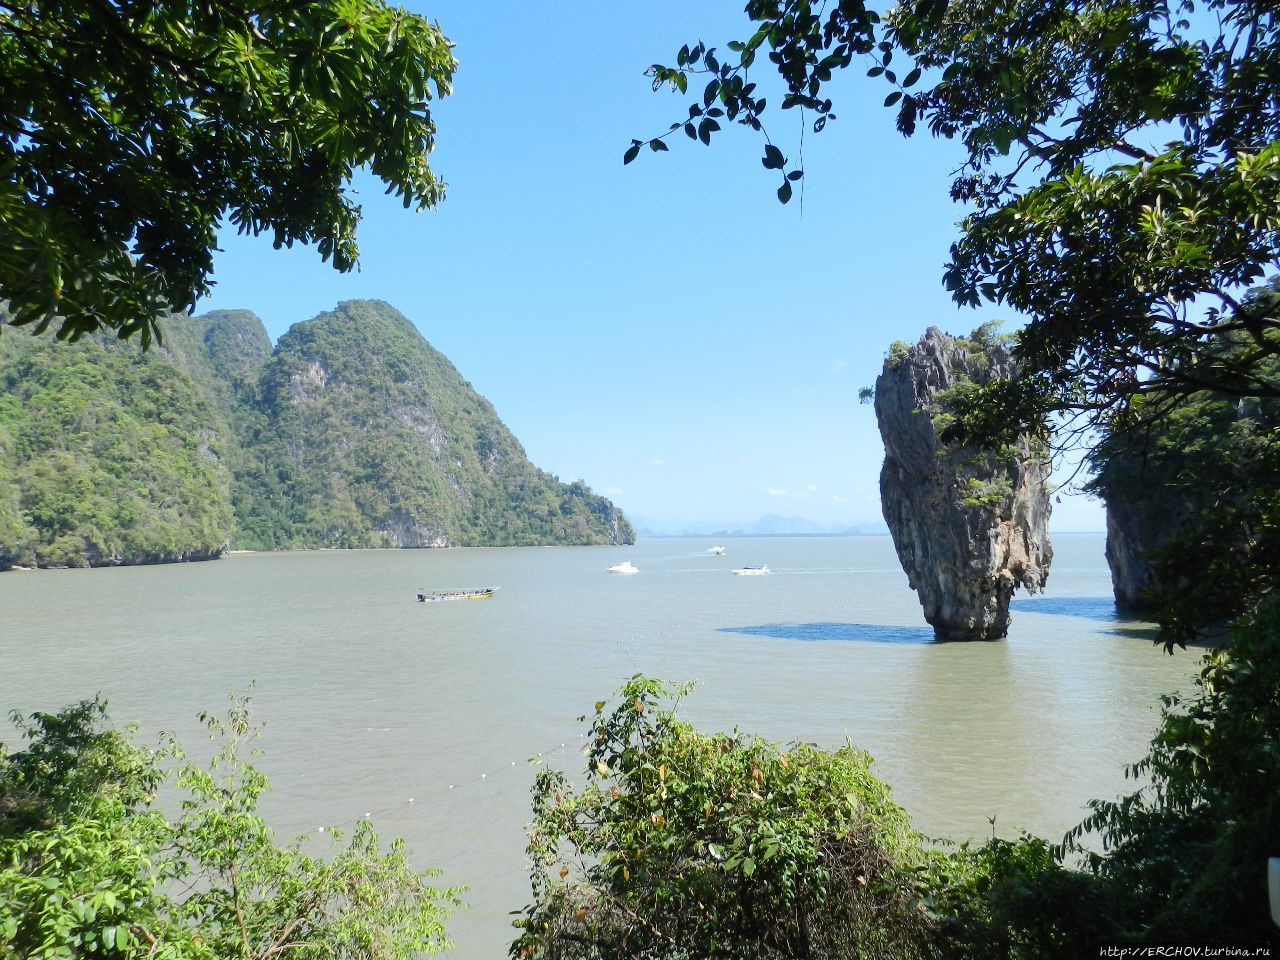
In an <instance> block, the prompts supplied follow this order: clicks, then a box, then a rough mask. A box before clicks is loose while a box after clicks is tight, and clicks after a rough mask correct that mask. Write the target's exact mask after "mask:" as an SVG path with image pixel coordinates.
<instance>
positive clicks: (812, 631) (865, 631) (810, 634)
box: [720, 622, 934, 643]
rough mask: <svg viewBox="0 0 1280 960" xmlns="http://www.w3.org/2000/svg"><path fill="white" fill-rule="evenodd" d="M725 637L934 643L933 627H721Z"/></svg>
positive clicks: (781, 624) (853, 624)
mask: <svg viewBox="0 0 1280 960" xmlns="http://www.w3.org/2000/svg"><path fill="white" fill-rule="evenodd" d="M720 630H721V632H723V633H745V634H746V635H747V636H751V637H774V638H776V639H778V640H804V641H808V642H814V641H817V642H822V641H854V642H858V643H933V642H934V638H933V628H932V627H893V626H885V625H884V624H879V623H826V622H819V623H766V624H762V625H760V626H758V627H721V628H720Z"/></svg>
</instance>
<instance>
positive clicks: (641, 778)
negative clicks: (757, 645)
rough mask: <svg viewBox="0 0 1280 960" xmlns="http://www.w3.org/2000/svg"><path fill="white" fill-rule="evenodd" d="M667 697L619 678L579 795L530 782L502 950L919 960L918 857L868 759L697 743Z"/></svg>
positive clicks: (599, 712) (601, 708)
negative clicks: (526, 825) (514, 915)
mask: <svg viewBox="0 0 1280 960" xmlns="http://www.w3.org/2000/svg"><path fill="white" fill-rule="evenodd" d="M684 689H685V688H678V689H674V690H673V689H672V688H670V687H668V686H666V685H664V684H663V683H662V682H660V681H657V680H652V679H649V678H645V677H640V676H637V677H634V678H633V679H632V680H631V681H630V682H628V683H627V684H626V685H625V686H624V687H623V688H622V689H621V690H620V691H619V702H618V703H617V704H616V705H615V706H614V707H613V708H612V709H611V710H608V711H606V709H605V708H606V704H605V703H604V702H603V701H602V702H601V703H599V704H597V705H596V713H595V717H594V720H593V722H592V724H591V730H590V741H589V743H590V749H589V754H588V767H587V781H586V785H585V786H584V787H583V788H582V789H580V790H579V789H575V788H574V787H573V786H572V785H571V783H570V781H569V779H568V778H567V777H566V776H565V775H564V774H562V773H560V772H556V771H550V770H547V771H542V772H541V773H540V774H539V776H538V779H537V783H536V785H535V787H534V800H533V807H534V821H533V824H532V827H531V830H530V843H529V853H530V856H531V860H532V879H533V893H534V897H533V902H532V903H531V904H530V905H529V906H528V907H526V908H525V911H524V915H523V917H522V918H521V919H520V920H519V921H518V925H519V926H520V927H521V929H522V933H521V935H520V936H519V938H518V939H517V940H516V941H515V942H514V943H513V944H512V947H511V954H512V956H515V957H526V958H527V957H534V958H541V957H554V958H604V957H623V956H625V957H646V958H677V957H679V958H694V957H735V958H750V957H809V958H821V957H832V958H834V957H842V958H856V957H877V958H889V957H919V956H923V955H924V952H925V945H926V937H927V933H928V928H929V926H930V923H929V920H928V918H927V917H926V916H925V913H924V910H923V905H922V904H921V902H920V896H919V893H920V890H919V880H918V878H919V876H920V875H921V871H923V870H924V869H925V867H926V864H927V863H928V861H929V859H930V857H931V856H932V855H931V854H930V853H928V852H927V851H926V849H925V847H924V845H923V843H922V838H921V837H920V836H919V834H917V833H916V832H915V831H914V830H913V829H912V828H911V825H910V823H909V821H908V819H907V816H906V814H905V813H903V811H902V810H901V808H899V807H898V806H897V805H896V804H895V803H894V802H893V801H892V800H891V799H890V796H889V790H888V788H887V787H886V786H885V785H884V784H883V783H882V782H881V781H880V780H878V779H876V777H874V776H873V775H872V774H871V771H870V767H871V758H870V757H869V756H868V755H867V754H866V753H864V752H862V751H861V750H857V749H855V748H853V747H852V746H846V747H843V748H841V749H839V750H835V751H831V752H828V751H824V750H820V749H818V748H817V747H815V746H813V745H811V744H792V745H790V746H787V747H782V746H780V745H778V744H775V743H770V742H768V741H765V740H761V739H759V738H757V737H752V736H749V735H746V734H740V733H736V732H735V733H732V734H715V735H705V734H701V733H698V732H697V731H695V730H694V729H693V728H692V727H690V726H689V725H688V724H686V723H684V722H682V721H680V720H679V719H678V718H677V716H676V714H675V712H674V706H673V705H672V703H671V701H672V700H673V699H674V700H678V698H679V696H680V695H681V694H682V693H683V692H684ZM584 719H585V718H584Z"/></svg>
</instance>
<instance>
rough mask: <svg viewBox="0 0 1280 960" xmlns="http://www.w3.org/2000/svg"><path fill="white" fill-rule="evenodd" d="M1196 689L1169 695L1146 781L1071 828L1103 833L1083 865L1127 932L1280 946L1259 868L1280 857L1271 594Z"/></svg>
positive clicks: (1137, 772)
mask: <svg viewBox="0 0 1280 960" xmlns="http://www.w3.org/2000/svg"><path fill="white" fill-rule="evenodd" d="M1196 685H1197V687H1198V692H1197V693H1196V694H1195V695H1194V696H1192V697H1190V698H1188V699H1186V700H1183V699H1182V698H1179V697H1175V696H1169V697H1166V698H1165V709H1164V712H1163V716H1162V720H1161V724H1160V728H1159V730H1158V732H1157V734H1156V736H1155V738H1154V739H1153V740H1152V743H1151V749H1150V751H1149V752H1148V754H1147V756H1146V757H1144V758H1143V759H1142V760H1141V761H1139V762H1138V763H1136V764H1134V765H1133V766H1132V767H1131V768H1130V770H1129V773H1130V774H1131V775H1132V776H1133V777H1134V778H1136V779H1139V780H1142V781H1146V782H1147V785H1146V786H1144V787H1142V788H1141V789H1139V790H1138V791H1136V792H1135V793H1133V794H1131V795H1129V796H1128V797H1125V798H1124V799H1122V800H1119V801H1115V802H1098V801H1095V802H1094V803H1093V804H1092V807H1093V814H1092V815H1091V816H1090V817H1089V818H1088V819H1087V820H1085V821H1084V823H1082V824H1081V825H1080V827H1079V828H1077V829H1076V830H1075V831H1073V833H1072V835H1071V837H1070V839H1072V840H1077V839H1078V838H1079V837H1081V836H1082V835H1084V834H1085V833H1089V832H1093V833H1097V834H1099V835H1101V837H1102V839H1103V841H1104V842H1105V844H1106V848H1107V852H1106V854H1105V855H1098V854H1091V855H1090V857H1089V861H1090V866H1091V867H1092V869H1093V870H1094V871H1095V872H1096V873H1097V875H1099V876H1100V877H1103V878H1105V879H1107V880H1108V881H1111V882H1112V883H1113V888H1114V889H1115V890H1117V891H1125V892H1126V893H1127V896H1128V900H1127V904H1126V905H1127V907H1128V909H1129V911H1130V913H1129V915H1128V916H1127V917H1126V922H1127V926H1128V932H1129V935H1130V936H1132V937H1134V938H1135V939H1142V940H1146V941H1148V942H1171V941H1179V942H1208V943H1235V944H1244V943H1258V944H1264V943H1268V942H1272V941H1274V939H1275V928H1274V927H1273V926H1272V924H1271V922H1270V911H1269V909H1268V904H1267V882H1266V872H1265V869H1264V864H1265V862H1266V858H1267V857H1268V856H1272V855H1274V853H1275V851H1276V850H1277V849H1280V602H1278V600H1277V597H1276V596H1275V595H1274V594H1272V595H1270V596H1268V597H1266V598H1264V599H1263V600H1262V601H1261V602H1260V603H1259V604H1258V606H1257V607H1256V608H1255V609H1254V610H1252V611H1250V613H1249V614H1248V615H1247V616H1245V617H1244V618H1242V619H1241V620H1240V621H1239V622H1238V623H1237V624H1236V626H1235V629H1234V632H1233V640H1232V643H1231V645H1230V646H1229V647H1227V648H1224V649H1221V650H1217V651H1214V652H1213V653H1210V654H1208V655H1207V656H1206V657H1205V659H1204V668H1203V669H1202V670H1201V672H1200V676H1199V678H1198V679H1197V681H1196Z"/></svg>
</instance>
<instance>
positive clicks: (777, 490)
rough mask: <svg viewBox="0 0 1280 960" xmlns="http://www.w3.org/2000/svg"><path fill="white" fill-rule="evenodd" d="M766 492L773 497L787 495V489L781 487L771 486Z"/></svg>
mask: <svg viewBox="0 0 1280 960" xmlns="http://www.w3.org/2000/svg"><path fill="white" fill-rule="evenodd" d="M765 493H767V494H769V496H771V497H785V496H786V495H787V491H785V490H783V489H782V488H781V487H769V488H768V489H767V490H766V491H765Z"/></svg>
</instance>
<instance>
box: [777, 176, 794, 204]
mask: <svg viewBox="0 0 1280 960" xmlns="http://www.w3.org/2000/svg"><path fill="white" fill-rule="evenodd" d="M778 199H779V200H780V201H781V202H782V203H788V202H790V200H791V181H790V180H783V181H782V186H780V187H779V188H778Z"/></svg>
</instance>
